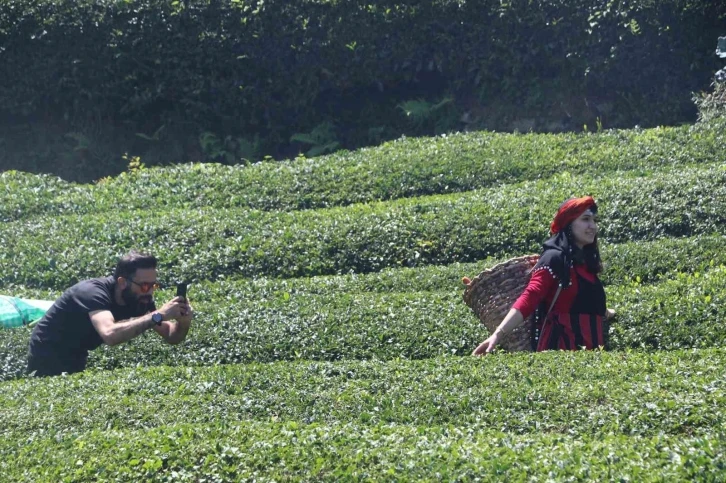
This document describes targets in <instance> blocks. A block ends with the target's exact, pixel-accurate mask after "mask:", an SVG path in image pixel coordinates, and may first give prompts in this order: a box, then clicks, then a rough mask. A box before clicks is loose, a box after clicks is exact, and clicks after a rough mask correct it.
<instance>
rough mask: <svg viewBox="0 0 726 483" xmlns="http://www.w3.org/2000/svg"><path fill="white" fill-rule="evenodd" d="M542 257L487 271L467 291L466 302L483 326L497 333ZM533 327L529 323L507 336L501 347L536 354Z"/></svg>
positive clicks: (501, 264)
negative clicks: (533, 344)
mask: <svg viewBox="0 0 726 483" xmlns="http://www.w3.org/2000/svg"><path fill="white" fill-rule="evenodd" d="M538 259H539V255H525V256H523V257H517V258H512V259H511V260H507V261H506V262H503V263H500V264H498V265H495V266H494V267H492V268H490V269H487V270H484V271H483V272H481V273H480V274H479V275H477V276H476V278H474V279H473V280H472V281H471V283H469V285H467V286H466V289H465V290H464V302H466V305H468V306H469V307H471V309H472V310H473V311H474V313H475V314H476V315H477V317H479V320H480V321H481V323H482V324H483V325H484V326H485V327H486V328H487V329H488V330H489V333H490V334H492V333H494V330H496V328H497V326H498V325H499V324H500V323H501V322H502V320H504V317H505V316H506V315H507V313H508V312H509V310H510V309H511V308H512V304H514V302H515V301H516V300H517V298H518V297H519V296H520V295H521V293H522V291H523V290H524V288H525V287H526V286H527V283H528V282H529V278H530V276H531V273H532V269H533V268H534V266H535V264H536V263H537V260H538ZM532 330H533V328H532V325H531V323H530V321H529V320H527V321H525V323H524V324H523V325H521V326H520V327H518V328H516V329H515V330H513V331H512V332H511V333H509V334H507V335H506V336H504V337H503V338H502V340H501V341H499V345H501V346H502V347H503V348H505V349H507V350H508V351H529V350H532Z"/></svg>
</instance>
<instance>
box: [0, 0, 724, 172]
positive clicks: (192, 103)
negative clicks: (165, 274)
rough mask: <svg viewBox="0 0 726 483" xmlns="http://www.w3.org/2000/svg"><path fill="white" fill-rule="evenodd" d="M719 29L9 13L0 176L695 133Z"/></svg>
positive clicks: (23, 2)
mask: <svg viewBox="0 0 726 483" xmlns="http://www.w3.org/2000/svg"><path fill="white" fill-rule="evenodd" d="M725 26H726V7H724V6H723V5H721V4H720V3H719V2H711V1H706V0H702V1H696V0H667V1H658V2H654V1H649V0H640V1H636V2H620V1H613V0H596V1H593V0H567V1H564V0H541V1H536V2H532V1H524V0H515V1H510V2H487V1H484V2H479V1H477V2H467V1H461V0H439V1H430V2H409V1H392V0H373V1H369V0H366V1H359V0H351V1H346V2H337V1H330V0H316V1H292V2H291V1H282V0H266V1H264V2H263V1H261V0H260V1H245V0H215V1H210V0H123V1H122V0H102V1H98V0H93V1H91V0H80V1H76V0H73V1H71V0H40V1H37V0H9V1H5V2H2V4H0V66H1V67H0V69H1V70H0V125H1V126H2V133H3V134H2V139H0V143H2V147H3V149H2V150H0V153H2V154H0V164H1V165H2V166H4V167H6V168H16V169H22V170H25V171H33V172H52V173H56V174H60V175H62V176H63V177H65V178H66V179H74V180H90V179H97V178H100V177H101V176H104V175H107V174H117V173H119V172H121V171H123V170H124V169H125V168H126V164H127V163H125V162H123V161H122V159H121V155H122V154H123V153H124V152H130V153H132V154H134V155H140V156H141V157H142V160H143V161H144V162H145V163H146V164H147V165H156V164H168V163H176V162H180V161H200V160H206V161H223V162H226V163H229V164H233V163H237V162H247V161H249V160H258V159H262V157H263V156H264V155H272V156H274V157H276V158H279V157H290V156H294V155H295V154H297V153H298V152H308V153H311V154H318V153H321V152H326V151H329V150H331V149H336V148H337V147H344V148H354V147H359V146H362V145H368V144H377V143H379V142H381V141H383V140H386V139H391V138H394V137H398V136H400V134H403V133H405V134H409V135H410V134H433V133H437V132H445V131H450V130H461V129H467V128H489V129H497V130H512V129H516V128H517V126H520V127H519V129H520V130H527V129H528V128H530V127H534V128H535V129H536V130H568V129H569V130H572V129H574V130H581V129H582V126H583V124H589V126H590V128H591V129H594V127H595V121H596V120H598V122H601V123H603V125H605V126H606V127H617V126H633V125H634V124H636V123H637V124H640V125H642V126H652V125H656V124H674V123H678V122H683V121H690V120H693V119H695V116H696V111H695V107H694V106H693V104H692V102H691V93H692V92H693V91H698V90H702V89H704V88H706V87H707V86H708V83H709V82H710V77H711V75H712V74H713V72H714V71H715V70H716V69H717V59H716V58H715V56H714V55H713V46H714V43H715V39H716V37H717V36H718V35H719V34H723V31H724V27H725ZM633 66H637V68H633ZM528 120H529V121H531V120H536V123H535V124H532V123H531V122H529V121H528ZM301 140H305V141H301ZM311 140H312V141H311ZM310 142H312V143H314V144H312V145H311V144H310Z"/></svg>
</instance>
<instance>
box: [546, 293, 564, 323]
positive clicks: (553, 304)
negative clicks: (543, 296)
mask: <svg viewBox="0 0 726 483" xmlns="http://www.w3.org/2000/svg"><path fill="white" fill-rule="evenodd" d="M560 292H562V285H559V286H558V287H557V292H555V298H553V299H552V303H551V304H550V309H549V310H548V311H547V315H545V318H544V321H545V322H546V321H547V317H549V316H550V312H552V307H554V306H555V302H557V297H559V296H560Z"/></svg>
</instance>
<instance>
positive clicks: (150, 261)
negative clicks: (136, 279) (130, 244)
mask: <svg viewBox="0 0 726 483" xmlns="http://www.w3.org/2000/svg"><path fill="white" fill-rule="evenodd" d="M140 268H156V257H155V256H153V255H147V254H146V253H140V252H137V251H136V250H132V251H130V252H129V253H127V254H126V255H124V256H123V257H121V258H120V259H119V261H118V263H117V264H116V270H114V272H113V278H115V279H118V278H119V277H124V278H127V279H128V278H131V277H133V275H134V274H135V273H136V270H138V269H140Z"/></svg>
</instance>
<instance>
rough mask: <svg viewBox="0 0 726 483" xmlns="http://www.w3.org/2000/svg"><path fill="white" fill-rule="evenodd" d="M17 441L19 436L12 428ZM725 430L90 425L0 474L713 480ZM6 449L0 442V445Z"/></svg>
mask: <svg viewBox="0 0 726 483" xmlns="http://www.w3.org/2000/svg"><path fill="white" fill-rule="evenodd" d="M11 436H12V437H14V438H20V439H22V435H11ZM725 439H726V435H725V434H723V433H720V432H714V433H712V434H708V435H703V436H698V437H685V438H684V437H682V436H680V435H679V436H665V435H659V436H652V437H646V438H642V437H628V436H622V435H603V436H600V435H598V436H591V435H578V436H574V437H573V436H570V435H548V434H545V435H537V434H532V435H527V436H512V435H508V434H505V433H501V432H498V431H477V430H476V428H474V429H467V428H455V427H432V426H430V425H428V424H422V425H420V426H398V425H385V426H384V425H381V426H361V425H359V424H353V423H340V424H332V425H318V424H312V425H304V424H298V423H276V422H265V423H260V422H254V423H234V424H226V423H221V422H220V423H217V424H214V425H212V426H210V425H204V426H199V425H190V424H187V423H175V424H174V425H172V426H168V427H164V428H159V429H154V430H149V431H103V432H100V431H96V432H92V433H89V434H86V435H83V436H81V437H79V438H78V439H76V440H75V441H67V440H65V441H62V442H58V441H56V440H54V439H40V440H34V441H30V442H28V443H27V444H26V445H25V446H24V447H13V448H12V449H7V450H4V451H2V452H3V453H4V454H7V455H8V456H7V457H6V458H4V459H3V461H1V462H0V469H2V470H3V474H5V475H8V476H9V477H10V478H12V480H13V481H18V482H24V481H28V482H33V483H35V482H55V481H96V480H98V479H101V480H104V481H154V482H198V481H270V482H274V481H335V482H338V481H487V482H496V481H504V480H506V481H532V480H536V481H545V480H547V481H612V482H620V481H624V480H625V481H630V480H632V481H639V482H662V481H700V480H704V479H705V480H706V481H721V480H720V475H722V474H723V472H724V471H725V470H726V458H725V457H724V452H725V451H726V443H724V441H725ZM4 446H5V445H4Z"/></svg>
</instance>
